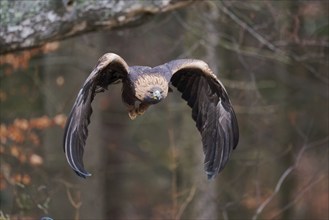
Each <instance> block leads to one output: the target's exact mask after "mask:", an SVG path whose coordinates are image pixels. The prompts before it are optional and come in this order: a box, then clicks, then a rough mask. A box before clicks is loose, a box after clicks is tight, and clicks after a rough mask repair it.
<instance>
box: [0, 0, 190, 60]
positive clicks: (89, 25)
mask: <svg viewBox="0 0 329 220" xmlns="http://www.w3.org/2000/svg"><path fill="white" fill-rule="evenodd" d="M193 1H194V0H148V1H144V0H136V1H126V0H116V1H115V0H102V1H86V0H62V1H44V0H27V1H12V0H1V1H0V16H1V19H0V22H1V23H0V24H1V25H0V48H1V49H0V54H4V53H8V52H12V51H16V50H22V49H26V48H30V47H36V46H41V45H42V44H45V43H47V42H52V41H57V40H62V39H65V38H68V37H72V36H76V35H79V34H82V33H87V32H92V31H98V30H106V29H107V30H108V29H113V28H119V27H123V26H127V25H137V24H140V23H142V22H143V21H144V20H145V19H146V18H148V17H150V16H152V15H155V14H160V13H163V12H167V11H171V10H174V9H177V8H180V7H183V6H186V5H188V4H190V3H192V2H193Z"/></svg>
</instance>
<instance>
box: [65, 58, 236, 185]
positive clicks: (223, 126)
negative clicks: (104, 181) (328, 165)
mask: <svg viewBox="0 0 329 220" xmlns="http://www.w3.org/2000/svg"><path fill="white" fill-rule="evenodd" d="M116 82H122V85H123V86H122V100H123V102H124V103H125V104H126V105H127V106H128V112H129V113H128V114H129V117H130V118H131V119H134V118H136V116H138V115H141V114H143V113H144V112H145V111H146V110H147V108H148V107H150V106H151V105H155V104H157V103H159V102H160V101H162V100H163V99H164V98H166V97H167V95H168V88H169V84H171V85H172V86H174V87H176V88H177V90H178V91H179V92H181V97H182V99H184V100H185V101H186V102H187V104H188V105H189V106H190V107H191V109H192V119H193V120H194V121H195V123H196V127H197V128H198V130H199V132H200V134H201V141H202V145H203V152H204V155H205V157H204V169H205V172H206V174H207V176H208V178H209V179H211V178H213V177H215V176H216V175H218V174H219V173H220V172H221V171H222V170H223V168H224V167H225V165H226V164H227V162H228V160H229V158H230V156H231V153H232V151H233V150H234V149H235V148H236V146H237V144H238V141H239V127H238V122H237V119H236V115H235V113H234V110H233V107H232V104H231V101H230V99H229V97H228V94H227V92H226V90H225V88H224V86H223V85H222V83H221V82H220V81H219V80H218V79H217V77H216V75H215V74H213V72H212V71H211V69H210V68H209V66H208V65H207V64H206V63H205V62H204V61H202V60H193V59H181V60H173V61H170V62H168V63H165V64H162V65H159V66H156V67H153V68H152V67H147V66H128V64H127V63H126V62H125V60H124V59H122V58H121V57H120V56H118V55H116V54H113V53H107V54H105V55H104V56H102V57H101V58H100V59H99V62H98V64H97V65H96V67H95V68H94V70H93V71H92V72H91V74H90V75H89V77H88V78H87V79H86V81H85V83H84V84H83V86H82V88H81V89H80V91H79V93H78V96H77V98H76V101H75V103H74V105H73V108H72V110H71V113H70V115H69V117H68V120H67V122H66V127H65V132H64V152H65V155H66V158H67V161H68V163H69V165H70V166H71V167H72V169H73V170H74V171H75V172H76V174H77V175H78V176H80V177H83V178H85V177H87V176H90V175H91V174H90V173H88V172H87V171H86V170H85V168H84V164H83V160H82V159H83V154H84V147H85V143H86V139H87V136H88V129H87V127H88V124H89V122H90V116H91V113H92V108H91V103H92V101H93V99H94V96H95V95H96V94H97V93H99V92H101V91H105V90H106V88H107V87H108V86H109V85H111V84H114V83H116ZM109 134H111V131H109Z"/></svg>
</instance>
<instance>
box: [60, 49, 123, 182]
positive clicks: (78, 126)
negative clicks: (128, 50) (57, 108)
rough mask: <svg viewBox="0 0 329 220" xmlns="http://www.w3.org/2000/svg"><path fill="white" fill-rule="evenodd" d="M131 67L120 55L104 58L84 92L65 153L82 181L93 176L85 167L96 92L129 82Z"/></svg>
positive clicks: (71, 117) (76, 105)
mask: <svg viewBox="0 0 329 220" xmlns="http://www.w3.org/2000/svg"><path fill="white" fill-rule="evenodd" d="M127 75H128V65H127V64H126V62H125V61H124V60H123V59H122V58H121V57H119V56H118V55H116V54H113V53H107V54H104V55H103V56H102V57H101V58H100V59H99V61H98V64H97V65H96V67H95V68H94V69H93V71H92V72H91V73H90V75H89V76H88V78H87V79H86V81H85V83H84V84H83V86H82V88H81V89H80V91H79V93H78V96H77V98H76V100H75V103H74V105H73V107H72V110H71V113H70V115H69V117H68V119H67V122H66V126H65V130H64V152H65V155H66V159H67V161H68V163H69V165H70V166H71V167H72V169H73V170H74V171H75V172H76V174H77V175H78V176H80V177H83V178H85V177H86V176H90V175H91V174H90V173H88V172H87V171H86V170H85V168H84V164H83V154H84V146H85V144H86V139H87V136H88V128H87V127H88V125H89V123H90V116H91V114H92V107H91V103H92V101H93V99H94V97H95V95H96V90H97V89H99V88H101V89H106V88H107V86H108V85H110V84H112V83H114V82H116V81H117V80H120V79H121V80H123V79H126V78H127Z"/></svg>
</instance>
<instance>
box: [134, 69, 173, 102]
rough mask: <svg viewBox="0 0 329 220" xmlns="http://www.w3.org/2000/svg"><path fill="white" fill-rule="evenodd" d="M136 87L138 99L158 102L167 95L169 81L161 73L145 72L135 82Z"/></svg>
mask: <svg viewBox="0 0 329 220" xmlns="http://www.w3.org/2000/svg"><path fill="white" fill-rule="evenodd" d="M134 89H135V96H136V98H137V99H139V100H140V101H142V102H145V103H148V104H156V103H159V102H160V101H161V100H163V99H164V98H166V97H167V94H168V81H166V79H165V78H164V77H163V76H161V75H159V74H145V75H143V76H141V77H139V78H138V79H137V80H136V81H135V82H134Z"/></svg>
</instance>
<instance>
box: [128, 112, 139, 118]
mask: <svg viewBox="0 0 329 220" xmlns="http://www.w3.org/2000/svg"><path fill="white" fill-rule="evenodd" d="M128 116H129V118H130V119H131V120H134V119H135V118H136V117H137V114H136V112H135V111H130V112H128Z"/></svg>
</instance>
